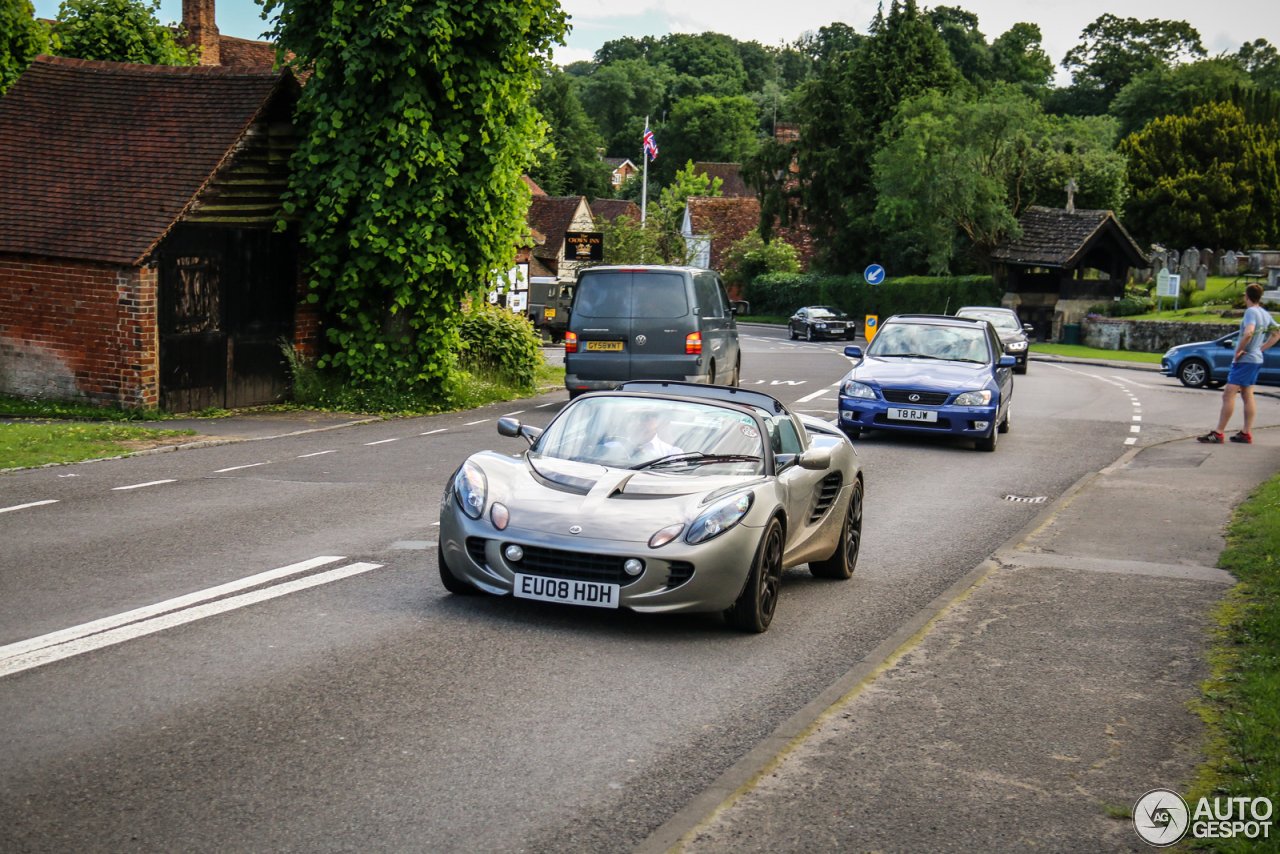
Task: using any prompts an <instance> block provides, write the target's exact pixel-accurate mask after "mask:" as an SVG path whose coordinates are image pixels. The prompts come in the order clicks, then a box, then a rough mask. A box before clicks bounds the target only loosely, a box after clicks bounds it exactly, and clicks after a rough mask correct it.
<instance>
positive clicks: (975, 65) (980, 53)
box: [926, 6, 991, 83]
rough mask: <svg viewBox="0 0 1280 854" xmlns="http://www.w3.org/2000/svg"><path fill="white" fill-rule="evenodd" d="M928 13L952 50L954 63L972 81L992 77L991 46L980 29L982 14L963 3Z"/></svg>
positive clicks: (935, 27) (936, 7)
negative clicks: (978, 14)
mask: <svg viewBox="0 0 1280 854" xmlns="http://www.w3.org/2000/svg"><path fill="white" fill-rule="evenodd" d="M926 15H927V16H928V18H929V22H930V23H931V24H932V25H933V28H934V29H936V30H937V31H938V35H939V36H941V37H942V42H943V44H945V45H946V46H947V51H948V52H949V53H950V54H951V64H952V65H954V66H955V68H956V70H957V71H959V72H960V73H961V74H963V75H964V78H965V79H966V80H968V81H969V82H970V83H982V82H985V81H988V80H990V79H991V46H990V45H988V44H987V37H986V36H984V35H983V34H982V33H981V32H980V31H979V30H978V16H977V15H975V14H973V13H972V12H969V11H966V10H964V9H961V8H960V7H959V6H935V7H934V8H933V9H932V10H931V11H929V12H927V13H926Z"/></svg>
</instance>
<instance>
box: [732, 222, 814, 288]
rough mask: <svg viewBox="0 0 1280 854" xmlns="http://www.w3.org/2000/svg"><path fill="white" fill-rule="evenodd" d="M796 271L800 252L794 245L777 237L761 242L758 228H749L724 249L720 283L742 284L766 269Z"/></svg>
mask: <svg viewBox="0 0 1280 854" xmlns="http://www.w3.org/2000/svg"><path fill="white" fill-rule="evenodd" d="M799 272H800V255H799V253H797V252H796V250H795V247H794V246H791V245H789V244H786V243H783V242H782V241H781V240H774V241H771V242H769V243H765V242H764V240H763V239H762V238H761V237H760V230H759V229H752V230H751V233H750V234H748V235H747V236H746V237H744V238H742V239H741V240H738V241H735V242H734V243H733V245H732V246H730V247H729V249H728V250H727V251H726V252H725V253H724V270H723V273H724V283H725V284H726V285H728V286H729V287H739V286H745V285H747V284H749V283H750V282H751V281H752V280H753V279H755V277H756V276H763V275H765V274H767V273H799Z"/></svg>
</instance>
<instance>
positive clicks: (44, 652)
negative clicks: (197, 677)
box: [0, 563, 382, 677]
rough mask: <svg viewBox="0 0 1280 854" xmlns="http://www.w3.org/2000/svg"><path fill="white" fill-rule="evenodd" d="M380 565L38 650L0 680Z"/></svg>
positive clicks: (7, 666) (0, 667)
mask: <svg viewBox="0 0 1280 854" xmlns="http://www.w3.org/2000/svg"><path fill="white" fill-rule="evenodd" d="M381 566H382V564H380V563H353V564H351V565H349V566H343V567H339V568H338V569H331V570H329V571H328V572H321V573H318V574H317V575H308V576H307V577H306V578H299V579H297V580H296V581H286V582H285V583H284V584H277V585H275V586H274V587H267V588H264V589H262V590H255V591H253V592H252V593H243V594H241V595H239V596H232V597H231V598H230V599H219V600H218V601H217V602H210V603H208V604H207V605H198V606H196V607H194V608H187V609H186V610H184V611H176V612H174V613H171V614H165V615H164V616H161V617H155V618H153V619H150V620H144V621H143V622H141V623H133V624H131V625H128V626H122V627H121V628H118V629H112V630H110V631H106V632H101V633H100V634H96V635H91V636H89V637H86V638H80V639H79V640H74V641H70V642H68V643H64V644H59V645H58V646H53V647H45V648H44V649H38V650H35V651H33V652H29V653H26V654H25V655H19V656H15V657H13V658H9V659H5V660H3V661H0V677H3V676H8V675H10V674H13V673H20V672H22V671H23V670H30V669H31V668H33V667H40V666H41V665H44V664H50V663H52V662H54V661H61V660H62V659H64V658H70V657H72V656H73V655H80V654H81V653H85V652H91V651H92V650H95V649H102V648H103V647H106V646H114V645H115V644H118V643H123V642H125V641H128V640H134V639H135V638H140V637H145V636H147V635H152V634H155V633H156V632H162V631H164V630H165V629H171V628H173V627H175V626H181V625H184V624H186V623H193V622H195V621H196V620H203V619H204V618H205V617H212V616H215V615H217V614H225V613H226V612H227V611H234V610H236V609H237V608H243V607H245V606H247V605H255V604H257V603H258V602H266V601H267V600H269V599H275V598H278V597H280V596H287V595H288V594H290V593H297V592H298V591H300V590H306V589H307V588H309V587H318V586H319V585H321V584H328V583H329V582H331V581H339V580H341V579H343V578H350V577H351V576H353V575H359V574H360V573H362V572H368V571H369V570H371V569H378V568H380V567H381Z"/></svg>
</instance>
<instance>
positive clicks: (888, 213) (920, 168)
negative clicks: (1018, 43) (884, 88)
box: [875, 85, 1043, 274]
mask: <svg viewBox="0 0 1280 854" xmlns="http://www.w3.org/2000/svg"><path fill="white" fill-rule="evenodd" d="M1042 128H1043V116H1042V114H1041V112H1040V108H1039V105H1037V104H1036V103H1035V101H1033V100H1032V99H1030V98H1028V97H1027V96H1025V95H1023V94H1021V93H1020V92H1018V91H1017V90H1015V89H1013V88H1012V87H1008V86H1007V85H1002V86H1000V87H998V88H997V89H995V90H994V91H993V92H991V93H990V94H989V95H986V96H982V97H979V98H976V99H974V98H973V97H972V96H970V95H968V94H967V93H965V92H961V91H957V92H952V93H951V94H950V95H944V94H942V93H939V92H928V93H926V94H924V95H922V96H920V97H919V98H916V99H914V100H911V101H907V102H906V103H904V104H902V106H901V107H899V109H898V115H897V117H896V118H895V120H894V124H893V128H892V141H891V142H890V143H889V144H888V145H886V146H885V147H884V148H883V149H882V150H881V151H880V152H879V153H878V154H877V155H876V158H875V177H876V189H877V190H878V191H879V203H878V205H877V208H876V216H877V219H878V220H879V222H880V224H881V225H882V226H883V227H884V228H885V229H887V230H889V229H892V230H899V231H906V232H910V233H911V236H912V237H913V239H914V241H913V242H914V244H915V245H916V246H918V247H919V248H920V250H921V251H922V252H923V254H924V255H925V259H926V261H927V263H928V266H929V268H930V270H931V271H932V272H934V273H936V274H945V273H947V272H949V271H950V267H951V263H952V261H953V259H954V258H955V257H956V255H957V254H958V253H959V251H961V250H962V249H963V250H964V251H966V252H968V253H969V255H970V257H971V259H972V260H973V262H974V263H975V264H984V263H985V262H986V259H987V256H988V255H990V254H991V250H993V249H994V248H995V247H996V245H997V244H998V243H999V242H1000V241H1001V240H1003V239H1004V238H1005V237H1006V236H1009V235H1016V234H1017V233H1018V214H1019V213H1021V211H1022V209H1023V208H1024V207H1025V206H1026V199H1025V193H1024V184H1025V181H1026V178H1027V172H1028V168H1029V164H1030V159H1031V153H1032V151H1033V149H1034V147H1035V139H1036V137H1037V136H1039V135H1040V134H1041V133H1042Z"/></svg>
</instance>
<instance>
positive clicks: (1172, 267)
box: [1165, 249, 1178, 273]
mask: <svg viewBox="0 0 1280 854" xmlns="http://www.w3.org/2000/svg"><path fill="white" fill-rule="evenodd" d="M1165 269H1166V270H1168V271H1169V272H1170V273H1176V272H1178V250H1177V249H1170V250H1169V263H1168V264H1167V265H1166V266H1165Z"/></svg>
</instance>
